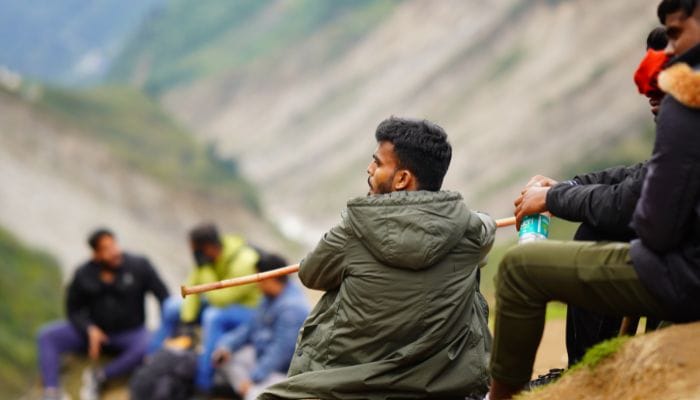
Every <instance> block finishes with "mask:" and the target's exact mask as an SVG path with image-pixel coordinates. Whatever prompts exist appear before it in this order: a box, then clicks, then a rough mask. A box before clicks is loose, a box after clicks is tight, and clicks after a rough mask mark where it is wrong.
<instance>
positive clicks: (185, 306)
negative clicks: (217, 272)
mask: <svg viewBox="0 0 700 400" xmlns="http://www.w3.org/2000/svg"><path fill="white" fill-rule="evenodd" d="M200 272H201V269H200V268H195V269H194V270H192V272H190V275H189V276H188V277H187V285H188V286H192V285H197V284H199V283H201V282H200V280H199V274H200ZM201 296H202V295H201V294H193V295H190V296H187V297H185V299H184V300H183V301H182V308H181V309H180V321H182V322H184V323H186V324H188V323H192V322H194V321H195V320H196V319H197V316H198V315H199V308H200V307H201V302H202V299H201Z"/></svg>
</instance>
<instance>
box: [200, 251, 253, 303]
mask: <svg viewBox="0 0 700 400" xmlns="http://www.w3.org/2000/svg"><path fill="white" fill-rule="evenodd" d="M259 257H260V256H259V255H258V253H257V252H256V251H255V250H254V249H252V248H250V247H248V246H245V247H243V248H242V249H241V250H240V251H239V252H238V254H237V255H236V256H235V257H234V258H233V260H231V261H230V264H229V265H228V271H229V273H228V276H226V277H219V276H218V275H217V274H216V272H215V271H214V269H213V268H201V273H200V281H201V283H209V282H215V281H218V280H220V279H222V278H225V279H232V278H240V277H242V276H246V275H252V274H255V273H256V272H257V270H256V269H255V264H256V263H257V262H258V258H259ZM257 291H258V287H257V286H256V285H242V286H235V287H230V288H226V289H219V290H213V291H211V292H207V294H206V297H207V300H209V302H210V303H211V304H212V305H214V306H225V305H229V304H237V303H242V302H243V301H245V300H246V299H250V298H252V297H253V295H254V294H255V292H257ZM248 305H249V306H251V307H252V306H255V305H256V304H248Z"/></svg>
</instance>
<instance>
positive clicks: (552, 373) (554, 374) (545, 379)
mask: <svg viewBox="0 0 700 400" xmlns="http://www.w3.org/2000/svg"><path fill="white" fill-rule="evenodd" d="M563 373H564V369H563V368H554V369H550V370H549V372H547V373H546V374H544V375H539V376H538V377H537V379H533V380H531V381H530V382H529V383H528V384H527V385H525V389H524V390H527V391H529V390H533V389H535V388H538V387H541V386H545V385H549V384H550V383H552V382H555V381H557V380H558V379H559V378H561V376H562V374H563Z"/></svg>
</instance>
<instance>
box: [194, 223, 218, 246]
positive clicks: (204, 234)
mask: <svg viewBox="0 0 700 400" xmlns="http://www.w3.org/2000/svg"><path fill="white" fill-rule="evenodd" d="M190 241H191V242H192V243H194V245H195V246H197V247H198V246H202V245H205V244H213V245H217V246H221V236H220V235H219V229H217V227H216V225H214V224H212V223H204V224H200V225H197V226H195V227H194V228H193V229H192V230H191V231H190Z"/></svg>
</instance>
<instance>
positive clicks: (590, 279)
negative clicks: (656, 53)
mask: <svg viewBox="0 0 700 400" xmlns="http://www.w3.org/2000/svg"><path fill="white" fill-rule="evenodd" d="M699 3H700V0H664V1H662V2H661V4H660V5H659V19H660V20H661V22H662V23H664V24H665V26H666V29H667V35H668V38H669V47H668V49H667V52H668V53H669V56H672V57H674V58H673V59H672V60H671V62H670V63H669V67H668V68H667V69H666V70H665V71H664V72H663V73H662V74H661V75H660V76H659V86H660V87H661V89H662V90H664V91H665V92H666V93H667V96H666V97H665V98H664V100H663V102H662V104H661V109H660V112H659V116H658V119H657V128H656V140H655V143H654V151H653V153H652V156H651V159H650V160H649V162H648V163H647V172H646V175H645V178H644V182H643V185H642V192H641V196H640V199H639V201H638V202H637V205H636V207H635V210H634V214H633V217H632V224H633V228H634V230H635V231H636V233H637V235H638V236H639V238H638V239H635V240H633V241H632V242H631V243H620V242H602V243H601V242H557V241H540V242H533V243H527V244H524V245H520V246H517V247H515V248H513V249H511V250H509V251H508V252H507V253H506V255H505V257H504V258H503V261H502V262H501V264H500V266H499V271H498V277H497V285H496V299H497V300H496V313H495V314H496V315H495V321H496V324H495V335H494V345H493V352H492V354H491V377H492V382H491V391H490V398H491V399H492V400H500V399H508V398H511V396H513V395H514V394H515V393H517V392H519V391H520V390H521V389H522V388H523V387H524V385H525V384H526V383H527V382H528V380H529V379H530V375H531V374H532V365H533V363H534V358H535V354H536V351H537V346H538V345H539V342H540V339H541V336H542V330H543V326H544V315H545V310H546V305H547V302H549V301H551V300H555V299H556V300H560V301H563V302H565V303H567V304H573V305H576V306H579V307H582V308H585V309H589V310H591V311H594V312H598V313H602V314H610V315H650V316H653V317H657V318H660V319H664V320H669V321H673V322H688V321H697V320H700V306H699V305H700V134H698V133H700V71H698V70H700V6H699ZM548 190H549V188H546V187H531V188H529V189H528V190H527V192H529V191H534V192H539V191H548ZM530 198H531V196H528V195H527V194H526V196H524V199H523V201H522V202H521V203H520V204H519V205H518V210H517V212H518V213H521V214H523V215H528V214H531V213H534V212H536V211H533V210H536V209H537V208H538V207H541V204H534V203H533V202H531V201H529V200H528V199H530Z"/></svg>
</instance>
